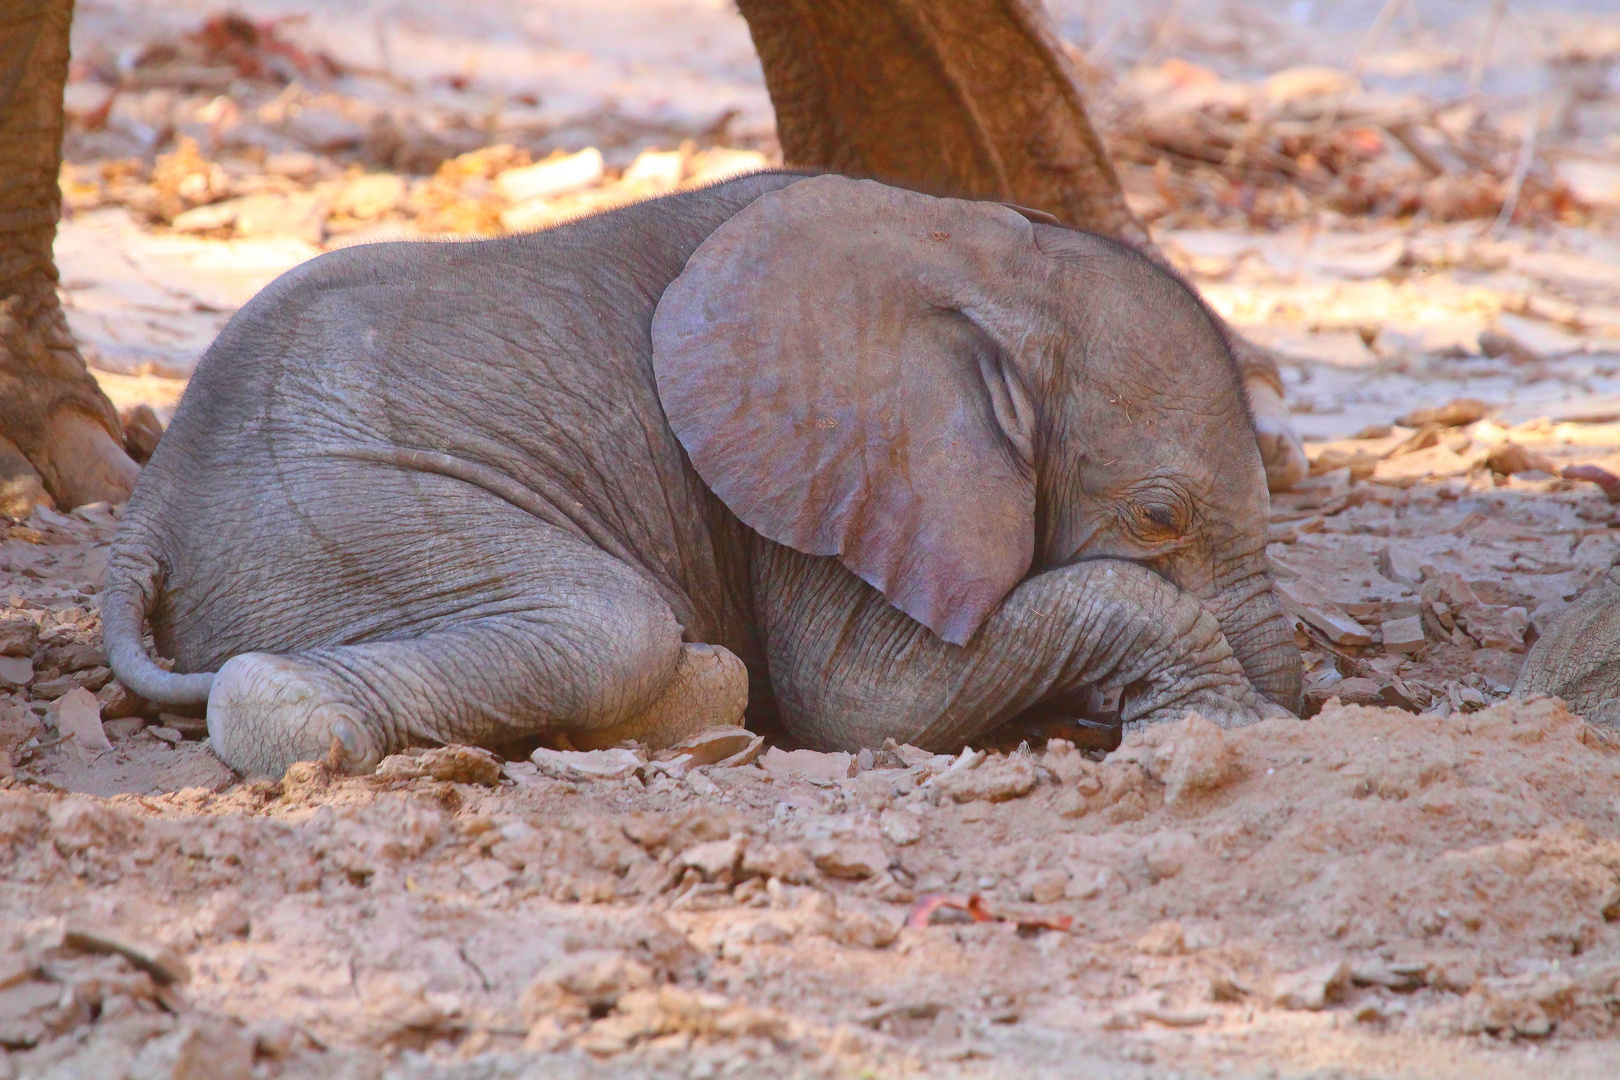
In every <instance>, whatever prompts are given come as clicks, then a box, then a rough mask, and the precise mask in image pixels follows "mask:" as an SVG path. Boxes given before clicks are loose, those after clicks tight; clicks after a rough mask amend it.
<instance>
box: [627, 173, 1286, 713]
mask: <svg viewBox="0 0 1620 1080" xmlns="http://www.w3.org/2000/svg"><path fill="white" fill-rule="evenodd" d="M653 345H654V366H655V372H656V375H657V379H658V390H659V395H660V399H661V401H662V403H663V405H664V409H665V413H666V415H667V417H668V419H669V422H670V424H671V426H672V428H673V429H674V431H675V433H676V435H677V436H678V437H679V438H680V440H681V443H682V445H683V446H684V447H685V448H686V450H687V452H688V454H689V456H690V458H691V461H692V464H693V466H694V467H695V468H696V470H697V472H698V474H699V475H700V476H701V477H702V478H703V480H704V481H705V482H706V483H707V484H708V485H709V487H710V488H711V489H712V490H713V491H714V492H715V494H716V495H717V496H718V497H719V498H720V499H721V500H722V501H723V502H724V503H725V504H726V506H728V507H729V508H730V509H731V510H732V511H733V512H734V513H735V514H737V516H738V517H739V518H741V520H742V521H743V522H744V523H746V524H747V525H749V526H750V527H752V528H753V529H755V530H756V531H758V532H759V533H761V534H762V535H764V536H765V537H767V538H769V539H771V540H774V541H776V542H778V543H781V544H784V545H787V546H789V547H792V548H795V549H797V550H800V551H804V552H807V553H811V554H816V555H833V556H837V557H838V558H839V559H840V560H841V561H842V562H843V563H844V565H845V566H847V567H848V568H849V569H850V570H851V571H853V572H854V573H856V574H857V575H859V576H860V577H861V578H862V579H864V580H865V581H867V582H868V583H870V584H871V585H872V586H874V587H875V588H877V589H879V590H881V591H882V592H883V594H884V595H885V596H886V597H887V598H888V599H889V601H890V602H891V603H892V604H893V605H894V606H896V607H897V608H899V609H900V610H902V611H904V612H906V613H907V614H908V615H910V616H912V617H913V618H914V619H916V620H917V621H918V622H921V623H922V624H924V625H925V626H927V627H929V628H930V629H931V630H932V631H934V632H935V633H936V634H938V635H939V636H940V637H941V638H943V639H945V640H946V641H950V642H953V643H956V644H962V643H964V642H967V641H968V640H970V639H971V638H972V636H973V635H974V634H975V632H976V631H977V630H978V628H979V627H980V625H981V624H982V623H983V622H984V620H985V619H986V617H987V616H988V615H989V614H990V613H991V612H992V611H993V610H994V609H995V608H996V607H997V605H998V604H1000V603H1001V601H1002V600H1003V598H1004V597H1006V595H1007V594H1008V592H1009V591H1010V590H1012V589H1013V588H1014V587H1015V586H1016V585H1017V584H1018V583H1019V582H1020V581H1021V580H1023V579H1024V578H1025V577H1026V576H1028V575H1030V574H1031V573H1040V572H1042V571H1046V570H1051V569H1054V568H1057V567H1060V566H1064V565H1066V564H1069V563H1073V562H1077V561H1081V560H1090V559H1105V558H1106V559H1122V560H1129V561H1133V562H1136V563H1139V564H1142V565H1144V566H1146V567H1149V568H1150V569H1152V570H1154V571H1155V572H1157V573H1158V574H1160V575H1161V576H1163V577H1165V578H1167V579H1169V580H1170V581H1171V582H1172V583H1173V584H1175V585H1176V586H1178V587H1179V588H1180V589H1182V590H1183V591H1185V592H1187V593H1190V594H1192V595H1193V596H1196V597H1197V598H1198V599H1199V600H1200V601H1201V602H1202V603H1203V605H1204V606H1205V607H1206V608H1208V609H1209V611H1210V612H1211V613H1212V614H1214V615H1215V617H1216V618H1217V620H1218V621H1219V623H1220V625H1221V628H1222V631H1223V633H1224V634H1225V636H1226V637H1227V640H1228V642H1229V644H1230V645H1231V646H1232V649H1233V651H1234V652H1235V653H1236V654H1237V656H1238V658H1239V660H1240V661H1241V662H1242V664H1243V666H1244V670H1245V672H1246V673H1247V674H1248V675H1249V677H1250V679H1251V680H1252V681H1253V682H1254V683H1255V685H1256V687H1257V688H1259V689H1260V690H1261V691H1263V692H1264V693H1265V694H1266V695H1268V696H1269V697H1271V698H1272V699H1273V700H1274V701H1276V702H1278V703H1279V704H1282V705H1284V706H1286V707H1288V708H1297V707H1298V703H1299V702H1298V699H1299V689H1300V671H1299V656H1298V652H1297V650H1296V649H1295V648H1294V645H1293V634H1292V630H1291V628H1290V627H1289V625H1288V623H1287V622H1286V620H1285V619H1284V617H1283V614H1282V610H1281V608H1280V606H1279V605H1278V603H1277V601H1276V599H1275V596H1274V594H1273V592H1272V588H1271V581H1270V578H1269V575H1268V573H1267V571H1266V565H1265V550H1264V548H1265V530H1266V523H1267V518H1268V509H1269V501H1268V499H1269V497H1268V495H1267V491H1266V478H1265V472H1264V469H1263V467H1262V465H1261V460H1260V455H1259V452H1258V450H1257V449H1256V445H1255V438H1254V432H1253V429H1252V425H1251V421H1250V418H1249V415H1248V412H1247V409H1246V405H1245V399H1244V394H1243V387H1242V382H1241V380H1240V378H1239V375H1238V373H1237V370H1236V368H1235V367H1234V365H1233V362H1232V358H1231V353H1230V351H1229V349H1228V348H1227V345H1226V342H1225V341H1224V339H1223V337H1222V334H1221V331H1220V330H1219V329H1218V323H1217V322H1216V321H1215V320H1214V318H1213V317H1212V316H1211V315H1210V314H1209V312H1208V311H1207V310H1206V309H1205V308H1204V307H1203V305H1202V304H1201V303H1200V302H1199V300H1198V299H1197V298H1196V297H1195V296H1194V295H1193V293H1192V292H1191V290H1189V289H1188V288H1187V287H1186V286H1185V285H1183V284H1182V283H1181V282H1179V281H1177V280H1176V279H1175V278H1174V277H1173V275H1171V274H1170V273H1168V272H1167V271H1165V270H1164V269H1162V268H1161V267H1159V266H1156V265H1155V264H1153V263H1152V262H1150V261H1149V260H1148V259H1147V258H1145V257H1144V256H1142V255H1141V254H1139V253H1137V252H1135V251H1133V250H1131V249H1129V248H1127V247H1124V246H1122V245H1119V244H1117V243H1114V242H1111V241H1108V240H1104V239H1101V238H1099V237H1096V236H1093V235H1090V234H1086V233H1080V232H1074V231H1071V230H1068V229H1064V228H1061V227H1057V226H1051V225H1045V224H1040V223H1037V222H1032V221H1030V220H1028V218H1026V216H1024V215H1023V214H1020V213H1019V212H1017V211H1016V210H1014V209H1011V208H1008V207H1006V206H1002V205H1000V204H996V203H988V202H965V201H960V200H953V199H939V198H934V197H932V196H928V195H922V194H918V193H915V192H910V191H904V190H900V189H895V188H891V187H887V186H884V185H881V184H877V183H874V182H872V181H864V180H850V179H846V178H843V177H837V176H818V177H813V178H809V179H806V180H802V181H799V182H797V183H795V184H792V185H790V186H788V187H786V188H783V189H782V190H780V191H776V192H772V193H769V194H766V195H763V196H761V197H760V198H759V199H757V200H756V201H754V202H752V203H751V204H750V205H748V206H747V207H746V208H745V209H744V210H742V211H741V212H740V213H738V214H737V215H736V216H734V217H733V218H732V219H730V220H729V221H728V222H727V223H726V224H724V225H722V226H721V227H720V228H719V229H718V230H717V231H715V232H714V233H713V234H712V235H711V236H710V237H709V238H708V239H707V240H706V241H704V243H703V244H702V245H701V246H700V247H699V248H698V249H697V251H696V252H695V253H694V255H693V256H692V258H691V260H690V261H689V262H688V264H687V266H686V269H685V271H684V273H682V275H681V276H680V277H679V278H678V279H677V280H676V281H675V282H674V283H673V284H672V285H671V286H670V287H669V288H668V289H667V290H666V291H665V293H664V295H663V298H662V300H661V301H660V303H659V305H658V309H657V312H656V314H655V316H654V320H653Z"/></svg>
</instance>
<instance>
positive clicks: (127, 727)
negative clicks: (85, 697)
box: [101, 716, 146, 739]
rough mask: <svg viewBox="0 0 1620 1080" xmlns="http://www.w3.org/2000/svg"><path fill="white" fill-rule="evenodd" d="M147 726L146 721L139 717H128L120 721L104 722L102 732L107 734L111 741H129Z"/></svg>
mask: <svg viewBox="0 0 1620 1080" xmlns="http://www.w3.org/2000/svg"><path fill="white" fill-rule="evenodd" d="M145 726H146V721H145V720H144V719H142V718H141V717H139V716H126V717H123V718H122V719H119V720H106V721H103V722H102V725H101V730H103V731H105V732H106V733H107V738H109V739H127V738H129V737H130V736H131V735H133V734H135V733H136V732H137V731H140V730H141V729H142V728H144V727H145Z"/></svg>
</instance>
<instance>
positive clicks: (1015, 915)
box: [906, 893, 1074, 933]
mask: <svg viewBox="0 0 1620 1080" xmlns="http://www.w3.org/2000/svg"><path fill="white" fill-rule="evenodd" d="M944 912H963V913H965V914H966V916H967V918H966V919H965V920H959V921H965V922H976V923H988V922H1001V923H1012V924H1014V925H1015V926H1016V927H1017V928H1018V930H1019V932H1021V933H1026V932H1027V933H1038V932H1040V931H1042V930H1057V931H1062V932H1067V931H1068V930H1069V929H1070V928H1071V927H1073V926H1074V916H1072V915H1040V914H1035V913H1033V912H1013V911H1003V910H997V909H994V908H992V907H991V906H990V904H989V903H988V902H987V901H986V900H985V898H984V897H983V896H981V895H979V894H978V893H973V894H971V895H969V896H967V897H966V898H964V897H960V896H947V895H935V896H925V897H923V898H922V899H921V900H918V901H917V903H916V904H915V905H914V906H913V907H912V909H911V913H910V914H909V915H907V916H906V926H907V927H910V928H913V929H915V928H918V927H924V926H933V925H935V924H936V922H937V921H941V920H940V919H939V916H940V915H941V913H944Z"/></svg>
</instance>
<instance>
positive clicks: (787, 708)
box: [755, 542, 1291, 751]
mask: <svg viewBox="0 0 1620 1080" xmlns="http://www.w3.org/2000/svg"><path fill="white" fill-rule="evenodd" d="M761 546H762V548H763V549H764V550H762V551H761V552H760V553H759V555H758V557H757V558H756V565H755V595H756V597H757V598H758V599H757V601H756V602H757V604H758V607H759V610H760V612H761V619H762V622H763V630H764V633H765V639H766V653H767V658H768V662H769V665H770V674H771V685H772V687H773V688H774V690H775V693H776V698H777V704H778V707H779V708H780V710H781V714H782V719H783V721H784V723H785V724H786V725H787V727H788V729H789V730H790V731H791V732H792V733H793V734H794V735H795V736H797V737H798V738H799V739H801V740H803V741H804V742H805V743H807V744H808V745H810V746H813V747H820V748H825V749H844V750H848V749H853V748H855V747H860V746H878V745H881V744H882V742H883V740H884V739H886V738H894V739H898V740H900V741H902V742H910V743H913V744H915V745H918V746H922V747H926V748H930V749H934V750H940V751H949V750H955V749H958V748H960V747H961V746H962V745H963V743H964V742H965V741H967V740H969V739H972V738H975V737H977V736H978V735H980V734H982V733H984V732H985V731H988V730H990V729H992V728H994V727H995V726H997V725H998V724H1000V723H1003V722H1004V721H1006V720H1008V719H1010V718H1012V717H1013V716H1015V715H1017V714H1018V713H1020V712H1023V711H1024V710H1026V709H1028V708H1030V707H1032V706H1035V705H1038V704H1040V703H1041V702H1042V701H1045V700H1048V699H1052V698H1068V697H1072V696H1074V695H1076V694H1078V693H1079V692H1081V691H1082V690H1085V689H1087V688H1090V687H1097V688H1101V689H1119V690H1121V691H1122V696H1121V711H1122V712H1123V714H1124V717H1125V720H1126V721H1127V723H1132V724H1142V723H1148V722H1151V721H1155V720H1165V719H1175V718H1179V717H1181V716H1183V715H1185V714H1186V713H1187V712H1189V711H1193V710H1196V711H1198V712H1200V713H1202V714H1203V715H1204V716H1206V717H1208V718H1209V719H1211V720H1214V721H1215V722H1217V723H1220V724H1223V725H1238V724H1245V723H1251V722H1253V721H1255V720H1259V719H1262V718H1266V717H1285V716H1289V715H1291V714H1290V713H1288V712H1287V711H1286V710H1285V709H1282V708H1281V707H1279V706H1277V705H1274V704H1272V703H1271V702H1269V701H1267V700H1266V699H1265V698H1263V697H1262V696H1261V695H1260V694H1259V693H1257V692H1256V691H1255V689H1254V687H1253V686H1252V685H1251V683H1250V682H1249V679H1248V677H1247V676H1246V675H1245V674H1244V671H1243V666H1242V664H1240V663H1239V662H1238V659H1237V657H1236V656H1235V655H1234V654H1233V652H1232V649H1231V647H1230V646H1229V645H1228V644H1227V642H1226V640H1225V638H1223V637H1222V636H1221V631H1220V626H1219V625H1218V624H1217V623H1216V621H1215V617H1214V616H1213V615H1211V614H1210V613H1209V612H1208V611H1207V610H1206V609H1205V608H1204V607H1203V606H1202V605H1201V604H1199V602H1198V601H1197V600H1196V599H1194V598H1193V597H1191V596H1189V595H1188V594H1186V593H1183V592H1181V591H1180V590H1179V589H1177V588H1176V587H1175V586H1174V585H1171V584H1170V583H1169V582H1167V581H1165V580H1164V579H1163V578H1161V577H1159V576H1158V575H1157V574H1154V573H1153V572H1151V571H1149V570H1146V569H1144V568H1143V567H1141V566H1138V565H1136V564H1134V563H1129V562H1122V561H1118V560H1112V559H1100V560H1096V561H1091V562H1083V563H1077V564H1074V565H1072V566H1067V567H1063V568H1061V569H1058V570H1052V571H1049V572H1047V573H1044V574H1040V575H1037V576H1036V577H1033V578H1030V579H1029V580H1027V581H1025V582H1024V583H1023V584H1021V585H1019V586H1018V587H1017V588H1016V589H1014V590H1013V592H1012V593H1011V594H1009V595H1008V597H1007V599H1006V600H1004V601H1003V602H1002V604H1001V606H1000V607H999V608H997V609H996V611H995V612H994V613H993V614H992V615H991V616H990V618H989V619H988V620H987V621H986V622H985V624H984V625H983V626H982V627H981V628H980V630H979V632H978V633H977V634H976V635H975V636H974V637H973V639H972V640H971V641H970V642H968V644H967V645H965V646H957V645H951V644H949V643H947V642H945V641H943V640H941V639H940V638H938V637H936V636H935V635H934V634H933V633H931V632H930V631H929V630H927V629H926V628H925V627H923V626H922V625H921V624H919V623H917V622H916V621H914V620H913V619H911V618H910V617H908V616H906V615H905V614H903V613H901V612H900V611H899V610H897V609H895V608H894V607H892V606H891V605H890V604H889V603H888V602H887V601H886V600H885V599H884V598H883V596H882V595H881V594H879V593H878V592H877V590H875V589H873V588H872V587H871V586H869V585H867V584H866V583H865V582H863V581H861V580H860V579H859V578H857V577H855V576H854V575H853V574H851V573H849V571H847V570H845V569H844V568H843V567H842V566H841V565H839V564H838V562H837V561H836V560H834V559H831V558H817V557H814V556H809V555H804V554H801V553H799V552H796V551H792V550H790V549H787V548H783V547H780V546H779V545H774V544H768V543H764V542H762V545H761Z"/></svg>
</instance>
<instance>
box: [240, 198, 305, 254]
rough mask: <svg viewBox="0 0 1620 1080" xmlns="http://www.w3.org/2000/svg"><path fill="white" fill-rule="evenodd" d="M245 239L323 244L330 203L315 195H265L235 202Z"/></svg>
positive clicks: (241, 233)
mask: <svg viewBox="0 0 1620 1080" xmlns="http://www.w3.org/2000/svg"><path fill="white" fill-rule="evenodd" d="M234 201H235V203H236V220H235V225H236V231H237V233H238V235H241V236H291V237H294V238H296V239H299V240H303V241H305V242H306V243H310V244H319V243H320V242H321V238H322V237H323V236H324V235H325V228H326V202H325V200H323V199H321V198H319V197H317V196H315V195H305V194H296V195H277V194H273V193H270V192H261V193H259V194H256V195H246V196H243V197H242V198H240V199H236V200H234Z"/></svg>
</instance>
